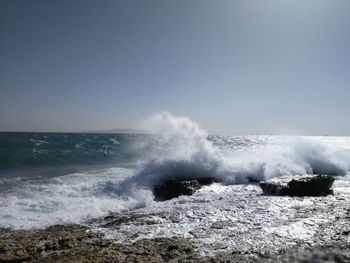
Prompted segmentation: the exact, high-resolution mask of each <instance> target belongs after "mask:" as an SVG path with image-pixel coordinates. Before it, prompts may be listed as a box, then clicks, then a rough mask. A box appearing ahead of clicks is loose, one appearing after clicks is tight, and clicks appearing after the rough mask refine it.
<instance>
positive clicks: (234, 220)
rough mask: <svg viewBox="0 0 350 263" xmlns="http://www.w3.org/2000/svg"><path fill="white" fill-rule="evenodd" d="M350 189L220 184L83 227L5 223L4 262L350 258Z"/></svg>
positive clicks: (0, 250)
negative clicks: (301, 191)
mask: <svg viewBox="0 0 350 263" xmlns="http://www.w3.org/2000/svg"><path fill="white" fill-rule="evenodd" d="M210 183H212V182H210ZM167 185H168V186H169V185H170V186H172V185H173V183H172V182H171V183H168V184H167ZM185 185H189V186H191V187H192V186H193V182H192V183H191V184H188V183H186V184H185ZM181 187H182V186H181ZM181 189H182V188H181ZM349 190H350V181H349V180H344V181H341V182H337V180H336V181H335V186H334V194H332V195H328V196H320V197H308V196H303V197H289V196H268V195H263V194H262V193H261V189H260V188H259V185H257V184H250V185H232V186H222V185H220V184H215V183H214V184H213V185H210V186H205V187H202V188H201V189H198V192H195V193H194V195H193V196H185V197H180V198H178V199H171V200H168V201H165V202H159V203H155V205H154V206H155V207H153V208H147V209H138V210H135V211H129V212H125V213H119V214H110V215H109V216H106V217H103V218H98V219H93V220H91V221H90V222H86V223H85V224H84V226H83V225H65V226H62V225H56V226H51V227H49V228H46V229H41V230H10V229H0V262H315V263H316V262H350V205H349V204H350V202H349V201H350V197H349V195H350V194H349ZM203 197H207V198H208V199H207V200H205V199H204V198H203ZM209 197H210V198H209ZM203 200H205V201H203ZM157 205H159V206H160V207H161V209H160V207H157ZM169 229H170V230H171V232H169V233H168V234H167V233H166V231H168V230H169ZM170 230H169V231H170Z"/></svg>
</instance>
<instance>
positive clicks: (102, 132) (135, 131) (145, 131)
mask: <svg viewBox="0 0 350 263" xmlns="http://www.w3.org/2000/svg"><path fill="white" fill-rule="evenodd" d="M118 130H120V131H118ZM126 130H130V132H129V133H128V132H126ZM0 133H91V134H156V132H151V131H147V130H138V129H130V128H121V129H119V128H114V129H107V130H93V131H73V130H67V131H30V130H23V131H12V130H0ZM208 133H209V135H214V136H297V137H298V136H300V137H303V136H305V137H309V136H311V137H313V136H315V137H349V136H350V135H340V134H339V135H337V134H292V133H290V134H288V133H266V134H264V133H247V134H240V133H230V134H218V133H211V132H209V131H208Z"/></svg>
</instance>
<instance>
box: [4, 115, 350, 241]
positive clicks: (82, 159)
mask: <svg viewBox="0 0 350 263" xmlns="http://www.w3.org/2000/svg"><path fill="white" fill-rule="evenodd" d="M146 126H147V128H148V130H150V131H151V133H148V134H92V133H0V227H6V228H12V229H33V228H43V227H47V226H49V225H54V224H69V223H80V224H88V223H87V222H91V219H94V218H98V217H102V216H106V215H108V214H110V213H114V214H116V213H121V214H123V213H130V212H138V213H141V214H142V213H156V212H157V211H158V212H160V211H163V212H164V211H175V210H176V211H177V212H176V213H179V211H182V213H181V214H177V215H178V216H179V218H180V219H179V220H180V222H182V224H180V225H179V224H177V225H171V224H170V223H169V222H168V221H166V220H165V219H164V218H163V219H162V218H161V217H159V218H156V220H158V221H159V222H160V224H159V225H158V226H154V225H151V226H147V228H145V227H146V226H142V227H139V228H138V227H135V226H134V227H130V228H129V229H128V230H125V231H126V232H128V231H129V232H128V233H129V234H130V233H131V232H133V231H134V232H135V231H138V232H139V233H143V235H139V238H151V237H154V236H174V235H181V236H185V237H188V236H190V237H194V235H197V238H202V239H203V242H208V243H211V242H212V239H210V238H209V237H210V235H208V232H206V231H202V232H201V231H200V229H202V228H203V226H206V225H208V224H209V223H210V224H213V223H215V222H219V221H220V222H221V221H223V220H224V221H225V220H226V221H230V222H231V223H232V222H236V225H235V226H232V227H233V228H234V227H236V226H237V225H240V224H241V223H242V222H246V223H249V222H250V223H252V218H253V217H250V216H247V214H246V212H247V211H250V210H252V211H250V212H251V213H253V214H254V209H255V210H256V209H257V210H256V211H258V210H259V209H262V207H265V208H266V205H267V204H268V206H269V207H270V208H271V209H272V210H271V215H273V214H275V213H277V212H276V211H277V210H278V209H277V210H276V207H278V202H280V201H278V199H273V200H269V199H266V197H261V192H260V190H259V188H258V187H257V186H256V185H250V184H247V182H248V181H249V180H251V179H254V180H265V179H269V178H272V177H276V176H281V175H293V174H305V173H322V174H332V175H335V176H336V177H337V178H339V180H337V182H336V185H337V186H339V191H340V192H342V191H343V192H342V193H346V191H348V190H344V189H345V188H342V187H343V186H344V187H345V186H349V180H348V178H349V172H350V138H349V137H331V136H321V137H312V136H308V137H300V136H299V137H298V136H271V135H269V136H261V135H259V136H253V135H247V136H216V135H210V134H209V133H208V132H207V131H206V130H205V129H204V128H203V127H201V126H200V125H199V124H197V123H195V122H193V121H192V120H190V119H188V118H184V117H177V116H173V115H171V114H169V113H162V114H159V115H156V116H154V117H152V118H151V119H150V120H148V121H147V125H146ZM184 176H186V177H190V178H198V177H202V176H213V177H216V178H218V179H220V181H222V184H214V185H212V186H208V187H204V188H203V189H201V190H200V191H198V192H197V193H196V194H195V195H193V196H181V197H179V198H176V199H173V200H169V201H166V202H157V201H155V200H154V196H153V194H152V188H153V187H154V186H155V185H157V184H159V183H160V182H162V181H165V180H168V179H174V178H181V177H184ZM346 189H348V188H346ZM248 200H254V201H253V202H254V204H256V206H255V207H253V206H254V205H252V204H251V205H247V204H248V203H247V202H249V201H248ZM259 202H263V203H259ZM274 202H275V203H274ZM276 202H277V203H276ZM281 202H283V203H285V200H283V201H281ZM303 202H308V201H303ZM233 203H234V204H236V206H233ZM294 205H295V204H294ZM298 205H300V206H301V207H302V206H303V205H305V204H304V203H300V204H298ZM241 206H243V207H246V209H245V210H244V211H245V213H243V214H239V213H238V214H237V211H238V210H239V209H238V208H239V207H241ZM237 207H238V208H237ZM233 208H234V211H233ZM249 209H250V210H249ZM256 216H259V213H255V217H256ZM268 216H270V215H268ZM270 217H271V216H270ZM280 219H281V218H280ZM162 220H163V221H162ZM164 220H165V221H164ZM181 220H182V221H181ZM254 220H255V221H256V220H262V219H261V218H255V219H254ZM305 220H309V221H310V220H311V221H312V220H313V219H312V218H311V219H310V218H309V219H307V218H306V219H305ZM317 220H321V219H320V218H318V219H317ZM304 223H305V222H302V221H300V222H297V223H296V225H292V226H291V229H290V233H291V234H292V235H293V233H294V234H295V235H298V236H303V235H304V236H305V235H306V236H308V235H310V233H312V231H313V229H312V227H311V228H307V229H304V228H303V225H304ZM252 224H253V223H252ZM305 224H306V225H309V226H310V224H311V223H310V222H306V223H305ZM314 224H315V222H314ZM311 225H312V224H311ZM94 227H95V228H96V229H97V228H100V226H98V225H94ZM240 227H241V228H242V227H243V226H242V225H240ZM284 227H286V226H284ZM194 230H196V231H195V234H194V233H193V231H194ZM282 230H283V228H282ZM125 231H124V232H120V231H115V232H113V229H112V230H111V231H109V232H108V235H109V236H110V237H114V238H116V239H118V240H123V239H125V240H127V239H129V235H128V234H125V235H123V234H122V233H125ZM268 231H277V232H278V231H281V230H280V229H275V230H274V228H273V227H272V226H271V228H269V230H268ZM288 231H289V230H288ZM293 231H294V232H293ZM212 235H213V236H216V237H217V236H218V235H222V233H220V231H219V232H218V231H216V232H213V233H212Z"/></svg>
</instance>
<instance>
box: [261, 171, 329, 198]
mask: <svg viewBox="0 0 350 263" xmlns="http://www.w3.org/2000/svg"><path fill="white" fill-rule="evenodd" d="M333 182H334V177H333V176H330V175H311V174H310V175H297V176H282V177H279V178H273V179H271V180H268V181H264V182H260V184H259V185H260V187H261V189H262V190H263V192H264V193H265V194H267V195H288V196H320V195H327V194H331V193H332V190H331V189H330V188H331V187H332V184H333Z"/></svg>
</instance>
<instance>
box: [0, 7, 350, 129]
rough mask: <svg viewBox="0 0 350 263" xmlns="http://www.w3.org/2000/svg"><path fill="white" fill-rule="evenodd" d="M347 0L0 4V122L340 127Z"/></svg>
mask: <svg viewBox="0 0 350 263" xmlns="http://www.w3.org/2000/svg"><path fill="white" fill-rule="evenodd" d="M349 83H350V1H348V0H343V1H340V0H308V1H305V0H237V1H236V0H228V1H224V0H218V1H208V0H176V1H168V0H147V1H146V0H123V1H117V0H113V1H109V0H103V1H97V0H94V1H91V0H59V1H58V0H56V1H53V0H40V1H39V0H21V1H19V0H1V1H0V130H2V131H88V130H104V129H112V128H130V127H131V128H133V127H136V126H137V123H138V122H139V121H141V120H142V119H144V118H146V117H147V116H149V115H151V114H153V113H155V112H160V111H169V112H171V113H174V114H176V115H181V116H188V117H190V118H191V119H193V120H195V121H197V122H199V123H200V124H201V125H202V126H203V127H205V128H206V129H208V130H209V131H210V132H211V133H216V134H271V133H274V134H276V133H277V134H280V133H282V134H305V135H323V134H330V135H350V122H349V121H348V120H349V116H348V115H349V113H350V103H349V99H350V87H349Z"/></svg>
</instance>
